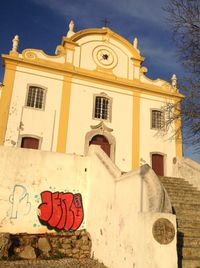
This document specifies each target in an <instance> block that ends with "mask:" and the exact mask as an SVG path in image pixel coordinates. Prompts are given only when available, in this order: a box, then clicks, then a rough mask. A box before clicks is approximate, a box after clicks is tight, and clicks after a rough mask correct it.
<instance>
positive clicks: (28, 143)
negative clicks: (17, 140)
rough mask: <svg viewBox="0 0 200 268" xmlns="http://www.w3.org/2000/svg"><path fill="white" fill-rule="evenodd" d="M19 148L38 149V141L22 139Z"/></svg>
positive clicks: (27, 138)
mask: <svg viewBox="0 0 200 268" xmlns="http://www.w3.org/2000/svg"><path fill="white" fill-rule="evenodd" d="M21 148H29V149H38V148H39V140H38V139H35V138H31V137H24V138H22V143H21Z"/></svg>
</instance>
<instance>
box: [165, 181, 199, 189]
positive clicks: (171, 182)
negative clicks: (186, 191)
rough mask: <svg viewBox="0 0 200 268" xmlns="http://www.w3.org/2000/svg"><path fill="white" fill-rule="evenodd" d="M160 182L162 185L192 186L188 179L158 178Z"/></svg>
mask: <svg viewBox="0 0 200 268" xmlns="http://www.w3.org/2000/svg"><path fill="white" fill-rule="evenodd" d="M160 182H161V183H162V184H163V185H175V186H193V184H191V183H189V182H188V181H164V180H160ZM193 187H194V186H193Z"/></svg>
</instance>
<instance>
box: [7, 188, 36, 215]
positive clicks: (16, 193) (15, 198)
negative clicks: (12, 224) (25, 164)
mask: <svg viewBox="0 0 200 268" xmlns="http://www.w3.org/2000/svg"><path fill="white" fill-rule="evenodd" d="M9 201H10V203H11V204H12V209H11V216H10V219H17V218H18V217H19V216H25V215H27V214H28V213H29V212H30V209H31V203H30V202H29V194H28V193H27V190H26V187H24V186H23V185H18V184H16V185H15V186H14V188H13V193H12V194H11V195H10V198H9Z"/></svg>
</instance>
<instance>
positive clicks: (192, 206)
mask: <svg viewBox="0 0 200 268" xmlns="http://www.w3.org/2000/svg"><path fill="white" fill-rule="evenodd" d="M172 206H173V207H174V208H175V210H176V209H179V208H180V209H184V210H185V209H189V210H196V211H200V205H199V204H188V203H183V202H180V203H178V202H172Z"/></svg>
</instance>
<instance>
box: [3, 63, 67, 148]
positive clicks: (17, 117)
mask: <svg viewBox="0 0 200 268" xmlns="http://www.w3.org/2000/svg"><path fill="white" fill-rule="evenodd" d="M28 84H31V85H34V84H35V85H38V86H43V87H44V88H45V89H46V98H45V109H44V110H39V109H33V108H30V107H26V106H25V103H26V98H27V90H28ZM62 85H63V77H62V76H59V75H54V74H50V73H48V72H41V71H36V70H33V69H28V68H23V67H17V71H16V75H15V83H14V88H13V94H12V99H11V105H10V111H9V120H8V126H7V131H6V141H5V145H8V146H17V145H18V146H20V136H22V135H33V136H39V137H40V138H41V139H42V143H41V149H42V150H48V151H50V150H53V151H55V150H56V145H57V135H58V125H59V116H60V103H61V96H62ZM20 121H21V122H22V125H21V126H22V127H21V129H20V128H19V126H20Z"/></svg>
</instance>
